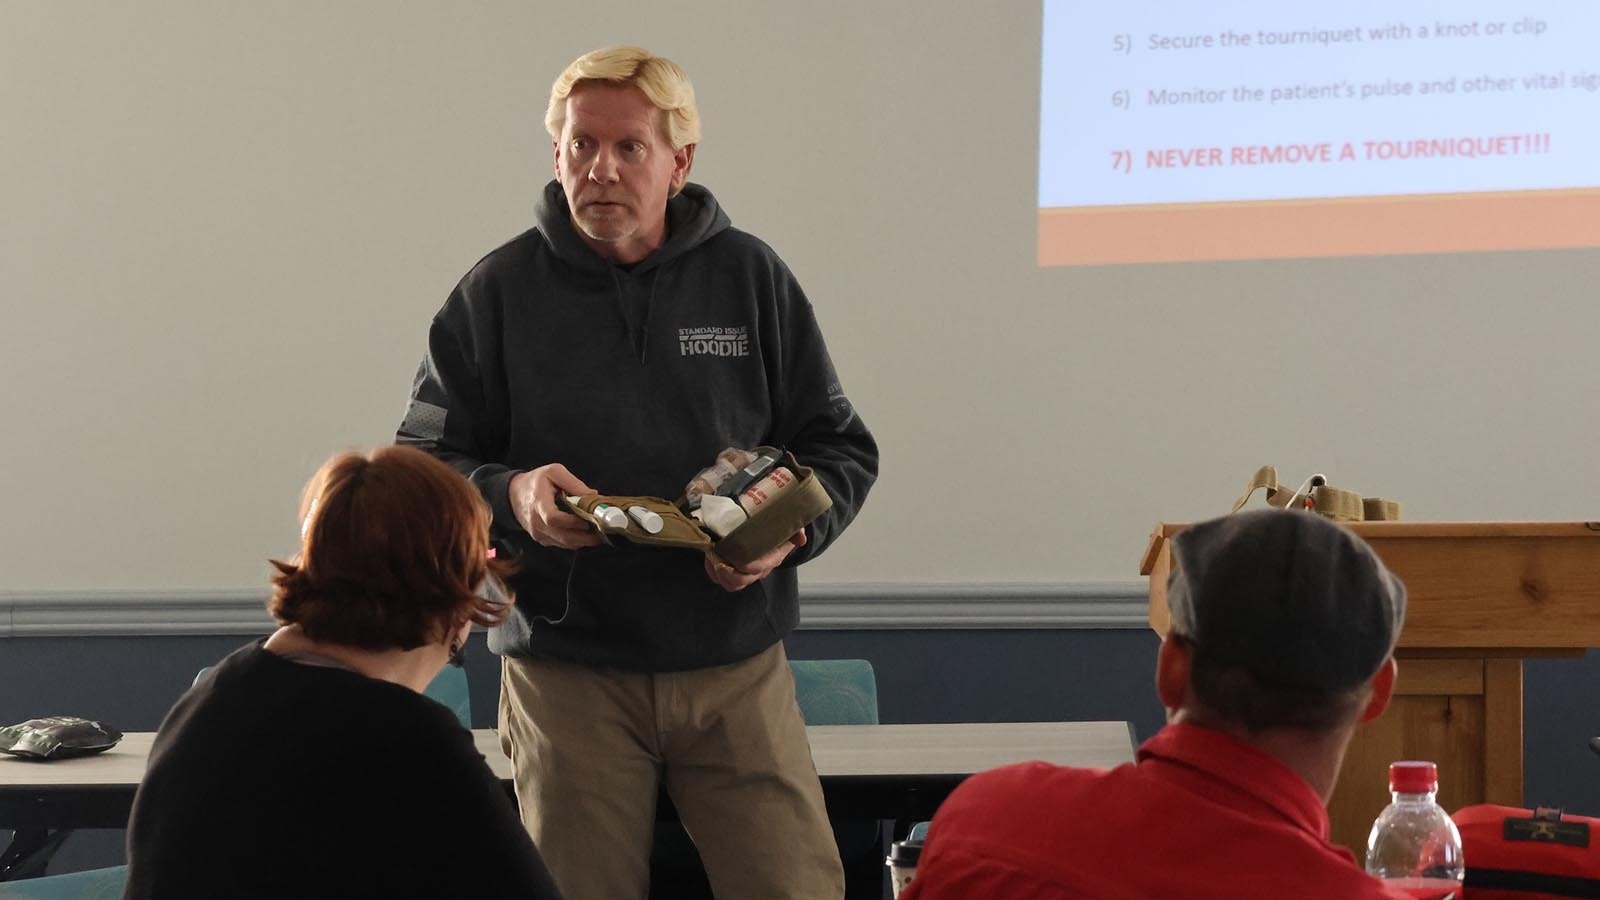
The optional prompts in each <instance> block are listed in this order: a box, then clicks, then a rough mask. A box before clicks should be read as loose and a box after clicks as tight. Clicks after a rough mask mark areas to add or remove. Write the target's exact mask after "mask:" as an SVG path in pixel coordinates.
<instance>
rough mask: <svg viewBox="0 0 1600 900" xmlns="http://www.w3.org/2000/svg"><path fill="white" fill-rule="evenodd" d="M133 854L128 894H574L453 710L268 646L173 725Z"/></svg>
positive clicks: (213, 676) (183, 709)
mask: <svg viewBox="0 0 1600 900" xmlns="http://www.w3.org/2000/svg"><path fill="white" fill-rule="evenodd" d="M128 861H129V872H128V889H127V894H126V895H125V896H126V897H128V898H145V897H151V898H156V897H159V898H163V900H167V898H185V897H207V898H214V897H246V898H255V897H261V898H265V897H295V898H317V897H328V898H335V897H336V898H340V900H344V898H349V897H485V898H487V897H528V898H559V896H560V895H559V893H558V892H557V891H556V888H555V885H554V883H553V882H552V880H551V878H550V873H549V871H548V870H547V869H546V868H545V865H544V861H543V860H542V859H541V858H540V857H539V853H538V851H537V850H536V849H534V846H533V843H532V842H531V841H530V840H529V839H528V835H527V832H525V831H524V830H523V828H522V825H521V822H520V821H519V820H518V818H517V814H516V808H515V805H514V804H513V803H512V801H511V799H510V798H509V797H508V796H507V795H506V792H505V790H504V788H503V787H502V786H501V784H500V782H499V780H498V779H496V778H495V777H494V775H493V773H492V772H490V770H489V767H488V764H487V763H486V762H484V759H483V757H482V755H480V754H479V753H478V752H477V750H476V748H475V747H474V746H473V743H472V736H471V734H470V733H469V732H467V730H466V729H464V728H462V727H461V725H460V723H459V722H458V721H457V720H456V718H455V716H454V715H452V714H451V713H450V711H449V710H447V709H445V708H444V707H443V706H441V705H440V704H438V703H435V702H434V701H432V700H430V699H428V698H426V697H424V696H422V695H421V694H418V693H416V692H415V691H412V690H410V689H409V688H406V687H404V686H402V685H397V684H391V683H389V682H386V681H380V680H377V679H372V678H368V677H366V676H364V675H361V674H358V673H356V672H352V671H348V670H344V669H337V668H330V667H324V666H311V665H304V664H301V663H295V662H291V661H289V660H287V659H284V658H282V657H280V656H278V655H276V654H274V653H272V652H270V651H268V650H266V649H264V648H263V647H262V642H257V643H255V644H251V645H249V646H246V647H242V648H240V649H239V650H237V651H235V652H234V653H232V654H230V655H229V656H228V657H227V658H226V659H224V660H223V661H222V662H221V663H220V664H218V665H217V667H216V668H215V669H214V670H212V671H211V672H210V673H208V674H207V675H206V676H205V677H204V678H202V679H201V681H200V682H199V683H198V684H197V685H195V686H194V688H193V689H191V690H190V691H189V692H188V693H187V694H185V695H184V696H183V698H182V699H180V700H179V701H178V703H177V705H176V706H174V707H173V709H172V711H171V712H170V713H169V714H168V715H167V718H166V721H165V722H163V723H162V725H161V730H160V732H159V733H158V734H157V735H156V739H155V744H154V746H153V748H152V749H151V753H150V764H149V769H148V770H147V771H146V773H145V777H144V780H143V781H142V782H141V783H140V785H139V791H138V794H137V796H136V797H135V798H134V802H133V813H132V815H131V817H130V819H129V823H128Z"/></svg>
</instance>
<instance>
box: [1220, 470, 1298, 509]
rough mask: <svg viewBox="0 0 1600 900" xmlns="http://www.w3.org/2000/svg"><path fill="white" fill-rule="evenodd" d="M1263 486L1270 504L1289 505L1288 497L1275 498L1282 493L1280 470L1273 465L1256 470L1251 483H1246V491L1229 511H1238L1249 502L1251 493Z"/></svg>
mask: <svg viewBox="0 0 1600 900" xmlns="http://www.w3.org/2000/svg"><path fill="white" fill-rule="evenodd" d="M1262 488H1266V489H1267V502H1268V503H1269V504H1271V505H1273V506H1286V505H1288V503H1289V498H1288V497H1285V498H1284V499H1283V500H1282V501H1281V502H1279V501H1277V500H1276V499H1275V498H1276V496H1277V495H1278V494H1280V493H1282V491H1280V490H1279V489H1278V470H1277V469H1274V468H1273V467H1271V466H1262V467H1261V468H1259V469H1257V470H1256V474H1255V475H1254V476H1253V477H1252V478H1251V479H1250V483H1249V484H1247V485H1245V488H1244V493H1243V494H1240V495H1239V499H1238V500H1235V501H1234V502H1233V509H1230V510H1228V511H1229V512H1238V511H1239V510H1240V508H1242V507H1243V506H1244V505H1245V503H1247V502H1249V500H1250V495H1251V494H1254V493H1255V492H1256V491H1258V490H1261V489H1262Z"/></svg>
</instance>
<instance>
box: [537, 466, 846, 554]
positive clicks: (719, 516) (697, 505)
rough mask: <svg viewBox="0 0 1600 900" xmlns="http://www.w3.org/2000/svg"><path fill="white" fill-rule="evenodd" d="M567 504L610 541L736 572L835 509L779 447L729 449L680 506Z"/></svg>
mask: <svg viewBox="0 0 1600 900" xmlns="http://www.w3.org/2000/svg"><path fill="white" fill-rule="evenodd" d="M561 500H562V504H563V505H564V506H566V508H567V509H569V510H571V511H572V512H573V513H574V514H576V515H577V516H579V517H580V518H582V519H584V520H585V521H587V522H588V523H589V524H590V525H592V526H594V528H595V530H596V531H598V532H599V533H600V536H601V537H603V538H605V539H606V540H607V541H608V542H609V541H610V540H611V539H612V538H617V537H620V538H623V539H625V540H628V541H632V542H633V543H636V544H644V545H650V546H657V547H681V548H684V549H689V550H699V551H701V552H704V553H708V554H711V555H713V556H715V557H716V558H717V559H720V560H722V561H723V562H726V563H729V564H731V565H735V566H742V565H746V564H748V563H750V562H753V561H755V560H757V559H759V558H760V557H762V556H764V555H765V554H767V553H769V552H771V551H772V550H775V549H777V548H778V547H779V546H781V545H782V544H783V543H784V542H785V541H787V540H789V538H790V536H791V535H793V534H794V533H795V532H797V531H799V530H800V529H802V528H804V527H806V526H807V525H809V524H810V523H811V522H813V521H815V520H816V518H817V517H818V516H820V515H822V514H823V513H824V512H827V511H828V509H829V508H830V507H831V506H833V499H832V498H831V497H829V496H828V491H827V489H826V488H824V487H823V486H822V482H821V480H819V479H818V478H817V477H816V474H815V473H813V472H812V471H811V469H810V468H809V467H807V466H802V465H800V463H799V461H798V460H796V459H795V458H794V455H793V454H792V453H788V452H786V451H784V450H780V449H778V448H776V447H756V448H755V449H753V450H744V449H740V448H737V447H729V448H728V449H726V450H724V451H722V452H721V453H719V454H717V458H716V461H715V462H714V463H712V465H710V466H708V467H706V468H705V469H702V470H701V471H700V473H699V474H697V475H696V476H695V477H694V478H693V479H691V480H690V481H689V483H688V484H687V485H686V486H685V488H684V492H683V496H681V497H679V498H678V499H677V500H666V499H663V498H661V497H632V496H615V495H606V494H584V495H582V496H563V497H562V498H561Z"/></svg>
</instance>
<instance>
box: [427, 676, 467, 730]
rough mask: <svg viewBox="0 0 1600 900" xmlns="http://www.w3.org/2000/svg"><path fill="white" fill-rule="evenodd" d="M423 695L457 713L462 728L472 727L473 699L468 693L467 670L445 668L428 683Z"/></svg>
mask: <svg viewBox="0 0 1600 900" xmlns="http://www.w3.org/2000/svg"><path fill="white" fill-rule="evenodd" d="M423 693H424V694H426V695H427V696H429V697H431V698H433V699H434V700H437V701H439V702H440V703H443V704H444V706H445V708H446V709H448V710H450V711H451V712H453V713H455V714H456V718H457V719H459V720H461V727H462V728H471V727H472V697H471V696H469V695H468V693H467V670H466V669H458V668H456V667H455V666H445V667H444V668H442V669H440V670H439V674H438V675H435V676H434V677H433V681H431V682H429V683H428V689H427V690H426V691H423Z"/></svg>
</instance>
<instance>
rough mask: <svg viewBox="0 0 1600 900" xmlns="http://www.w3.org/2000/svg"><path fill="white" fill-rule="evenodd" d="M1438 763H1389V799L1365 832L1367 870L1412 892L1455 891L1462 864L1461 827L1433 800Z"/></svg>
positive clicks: (1443, 897)
mask: <svg viewBox="0 0 1600 900" xmlns="http://www.w3.org/2000/svg"><path fill="white" fill-rule="evenodd" d="M1438 791H1439V769H1438V767H1437V766H1435V765H1434V764H1433V763H1431V762H1397V763H1393V764H1391V765H1390V766H1389V792H1390V794H1391V795H1393V797H1394V800H1393V801H1392V802H1391V803H1390V804H1389V805H1388V807H1386V808H1385V809H1384V811H1383V812H1381V813H1379V814H1378V819H1377V821H1375V822H1373V823H1372V834H1370V835H1368V836H1367V873H1368V874H1370V875H1375V876H1377V877H1378V878H1381V879H1383V882H1384V885H1385V886H1386V887H1388V888H1390V889H1391V890H1397V891H1399V892H1401V893H1404V894H1409V895H1411V896H1413V897H1422V898H1430V900H1447V898H1459V897H1460V896H1461V879H1462V876H1463V875H1465V874H1466V868H1465V866H1464V865H1463V864H1462V861H1461V832H1459V831H1457V830H1456V823H1454V822H1452V821H1450V816H1449V815H1448V814H1446V813H1445V811H1444V809H1443V808H1442V807H1441V806H1439V803H1438V801H1437V800H1435V799H1434V798H1435V795H1437V794H1438Z"/></svg>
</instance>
